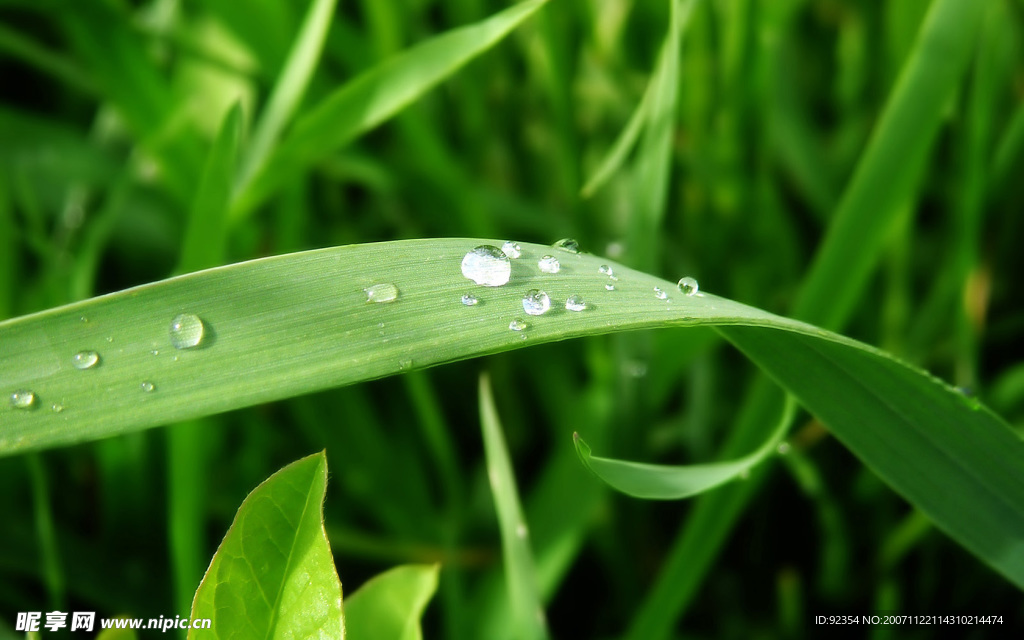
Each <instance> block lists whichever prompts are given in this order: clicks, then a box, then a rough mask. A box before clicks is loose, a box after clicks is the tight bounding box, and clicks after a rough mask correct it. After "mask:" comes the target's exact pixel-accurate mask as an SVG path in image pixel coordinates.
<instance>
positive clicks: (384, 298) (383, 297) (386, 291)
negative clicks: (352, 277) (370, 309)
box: [363, 282, 398, 302]
mask: <svg viewBox="0 0 1024 640" xmlns="http://www.w3.org/2000/svg"><path fill="white" fill-rule="evenodd" d="M363 291H364V292H365V293H366V301H367V302H394V301H395V300H397V299H398V287H396V286H395V285H393V284H391V283H390V282H381V283H379V284H375V285H372V286H369V287H366V288H365V289H363Z"/></svg>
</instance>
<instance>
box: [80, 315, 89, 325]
mask: <svg viewBox="0 0 1024 640" xmlns="http://www.w3.org/2000/svg"><path fill="white" fill-rule="evenodd" d="M78 319H79V320H81V321H82V323H83V324H85V323H87V322H89V318H86V317H85V316H81V317H80V318H78Z"/></svg>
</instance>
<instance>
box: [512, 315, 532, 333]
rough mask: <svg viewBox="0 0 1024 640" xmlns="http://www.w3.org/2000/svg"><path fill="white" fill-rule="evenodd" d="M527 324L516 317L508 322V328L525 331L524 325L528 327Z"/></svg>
mask: <svg viewBox="0 0 1024 640" xmlns="http://www.w3.org/2000/svg"><path fill="white" fill-rule="evenodd" d="M528 326H530V325H528V324H526V323H525V322H523V321H522V320H520V319H519V318H516V319H515V320H513V321H512V322H510V323H508V328H509V329H511V330H513V331H526V327H528Z"/></svg>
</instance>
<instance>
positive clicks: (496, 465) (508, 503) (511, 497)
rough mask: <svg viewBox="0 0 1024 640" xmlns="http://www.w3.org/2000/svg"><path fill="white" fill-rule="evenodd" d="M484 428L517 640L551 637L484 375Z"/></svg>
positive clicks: (499, 425)
mask: <svg viewBox="0 0 1024 640" xmlns="http://www.w3.org/2000/svg"><path fill="white" fill-rule="evenodd" d="M480 427H481V430H482V431H483V437H484V453H485V454H486V456H487V477H488V479H489V480H490V482H491V493H492V494H493V495H494V507H495V509H496V510H497V512H498V525H499V529H500V531H501V554H502V560H503V563H504V568H505V584H506V585H507V587H508V596H509V600H510V605H511V607H510V608H511V609H512V620H513V627H514V628H515V630H516V634H515V636H516V637H517V638H546V637H548V631H547V622H546V617H545V615H544V607H543V603H542V601H541V597H540V590H539V589H538V586H537V569H536V566H535V563H534V560H533V552H532V551H531V550H530V538H529V528H528V527H527V526H526V518H525V517H524V516H523V508H522V506H521V504H520V501H519V490H518V489H517V488H516V476H515V472H514V471H513V469H512V460H511V457H510V456H509V454H508V446H507V445H506V444H505V436H504V435H503V433H502V428H501V421H500V419H499V418H498V409H497V407H495V406H494V393H493V391H491V382H490V378H489V377H488V376H487V375H486V374H484V375H481V376H480Z"/></svg>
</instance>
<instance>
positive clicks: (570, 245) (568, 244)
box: [551, 238, 580, 253]
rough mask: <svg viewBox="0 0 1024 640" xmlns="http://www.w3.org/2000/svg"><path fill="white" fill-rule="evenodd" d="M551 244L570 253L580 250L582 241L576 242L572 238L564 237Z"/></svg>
mask: <svg viewBox="0 0 1024 640" xmlns="http://www.w3.org/2000/svg"><path fill="white" fill-rule="evenodd" d="M551 246H552V247H555V248H557V249H561V250H563V251H568V252H569V253H579V252H580V243H578V242H576V241H575V240H573V239H572V238H562V239H561V240H559V241H558V242H556V243H554V244H553V245H551Z"/></svg>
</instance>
